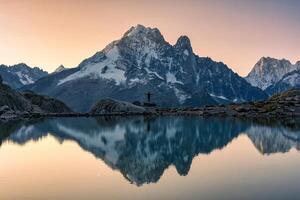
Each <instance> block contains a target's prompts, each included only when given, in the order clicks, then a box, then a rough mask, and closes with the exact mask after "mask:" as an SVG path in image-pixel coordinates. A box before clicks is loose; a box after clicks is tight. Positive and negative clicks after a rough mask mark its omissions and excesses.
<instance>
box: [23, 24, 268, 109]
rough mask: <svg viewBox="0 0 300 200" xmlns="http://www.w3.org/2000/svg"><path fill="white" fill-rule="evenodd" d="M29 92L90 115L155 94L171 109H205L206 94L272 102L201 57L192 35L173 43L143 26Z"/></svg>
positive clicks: (231, 99) (222, 98)
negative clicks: (106, 102)
mask: <svg viewBox="0 0 300 200" xmlns="http://www.w3.org/2000/svg"><path fill="white" fill-rule="evenodd" d="M24 89H29V90H33V91H35V92H38V93H42V94H47V95H49V96H53V97H55V98H58V99H60V100H62V101H64V102H65V103H67V104H68V105H69V106H70V107H71V108H72V109H74V110H76V111H88V110H89V109H90V108H91V106H92V105H93V104H95V103H96V102H97V101H99V99H103V98H113V99H117V100H121V101H128V102H133V101H144V96H145V93H146V92H151V93H153V94H154V95H153V100H154V101H155V102H156V103H157V104H158V105H159V106H168V107H171V106H185V105H200V101H201V98H200V96H201V95H200V96H199V95H198V94H204V93H206V94H205V95H206V97H207V98H206V99H207V101H209V103H212V104H213V103H215V102H218V101H226V102H242V101H251V100H258V99H263V98H266V94H265V93H264V92H263V91H261V90H260V89H259V88H255V87H252V86H251V85H250V84H249V83H248V82H247V81H245V80H244V79H243V78H241V77H240V76H238V75H237V74H236V73H234V72H233V71H232V70H230V69H229V68H228V67H227V66H226V65H225V64H223V63H218V62H215V61H213V60H211V59H210V58H206V57H199V56H197V55H195V54H194V52H193V49H192V46H191V43H190V40H189V38H188V37H186V36H181V37H180V38H179V39H178V41H177V42H176V44H175V45H171V44H169V43H168V42H166V41H165V39H164V37H163V36H162V34H161V33H160V31H159V30H158V29H156V28H146V27H144V26H142V25H137V26H136V27H132V28H131V29H130V30H128V31H127V32H126V33H125V34H124V36H123V37H122V38H121V39H120V40H117V41H114V42H112V43H111V44H109V45H108V46H106V47H105V48H104V49H103V50H102V51H100V52H97V53H96V54H95V55H93V56H92V57H90V58H88V59H85V60H84V61H83V62H81V63H80V64H79V66H78V67H77V68H74V69H68V70H64V71H62V72H59V73H56V74H54V75H52V76H51V75H50V76H49V77H46V78H43V79H40V80H39V81H37V82H36V83H34V84H31V85H29V86H26V87H24ZM208 96H209V97H208ZM210 97H211V98H210ZM198 102H199V103H198Z"/></svg>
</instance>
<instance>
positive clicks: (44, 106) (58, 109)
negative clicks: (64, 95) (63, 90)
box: [22, 91, 72, 113]
mask: <svg viewBox="0 0 300 200" xmlns="http://www.w3.org/2000/svg"><path fill="white" fill-rule="evenodd" d="M22 94H23V96H24V97H25V98H26V99H27V100H29V101H30V102H31V104H32V105H34V106H37V107H38V108H40V109H41V110H42V111H43V112H45V113H71V112H72V111H71V109H70V108H69V107H68V106H66V104H64V103H63V102H61V101H59V100H57V99H54V98H51V97H48V96H42V95H38V94H35V93H33V92H31V91H26V92H23V93H22Z"/></svg>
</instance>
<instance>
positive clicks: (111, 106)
mask: <svg viewBox="0 0 300 200" xmlns="http://www.w3.org/2000/svg"><path fill="white" fill-rule="evenodd" d="M145 111H146V110H145V108H143V107H141V106H136V105H134V104H132V103H129V102H125V101H117V100H113V99H102V100H100V101H99V102H98V103H96V104H95V105H94V106H93V107H92V109H91V111H90V114H112V113H126V114H130V113H144V112H145Z"/></svg>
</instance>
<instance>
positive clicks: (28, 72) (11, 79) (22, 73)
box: [0, 63, 48, 89]
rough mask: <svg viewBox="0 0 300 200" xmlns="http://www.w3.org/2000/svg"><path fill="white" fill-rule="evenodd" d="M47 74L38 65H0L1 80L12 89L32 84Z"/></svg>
mask: <svg viewBox="0 0 300 200" xmlns="http://www.w3.org/2000/svg"><path fill="white" fill-rule="evenodd" d="M47 75H48V72H45V71H43V70H42V69H40V68H38V67H34V68H31V67H29V66H27V65H26V64H24V63H20V64H17V65H13V66H6V65H0V76H1V77H2V78H3V82H4V83H5V84H8V85H9V86H11V87H12V88H14V89H17V88H21V87H23V86H25V85H28V84H32V83H34V82H35V81H37V80H38V79H40V78H42V77H45V76H47Z"/></svg>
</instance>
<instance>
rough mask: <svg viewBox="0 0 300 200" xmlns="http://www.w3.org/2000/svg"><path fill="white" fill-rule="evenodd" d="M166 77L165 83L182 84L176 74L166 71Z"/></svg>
mask: <svg viewBox="0 0 300 200" xmlns="http://www.w3.org/2000/svg"><path fill="white" fill-rule="evenodd" d="M166 79H167V83H179V84H181V85H183V82H182V81H178V80H177V78H176V76H175V75H174V74H172V73H171V72H168V73H167V74H166Z"/></svg>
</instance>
